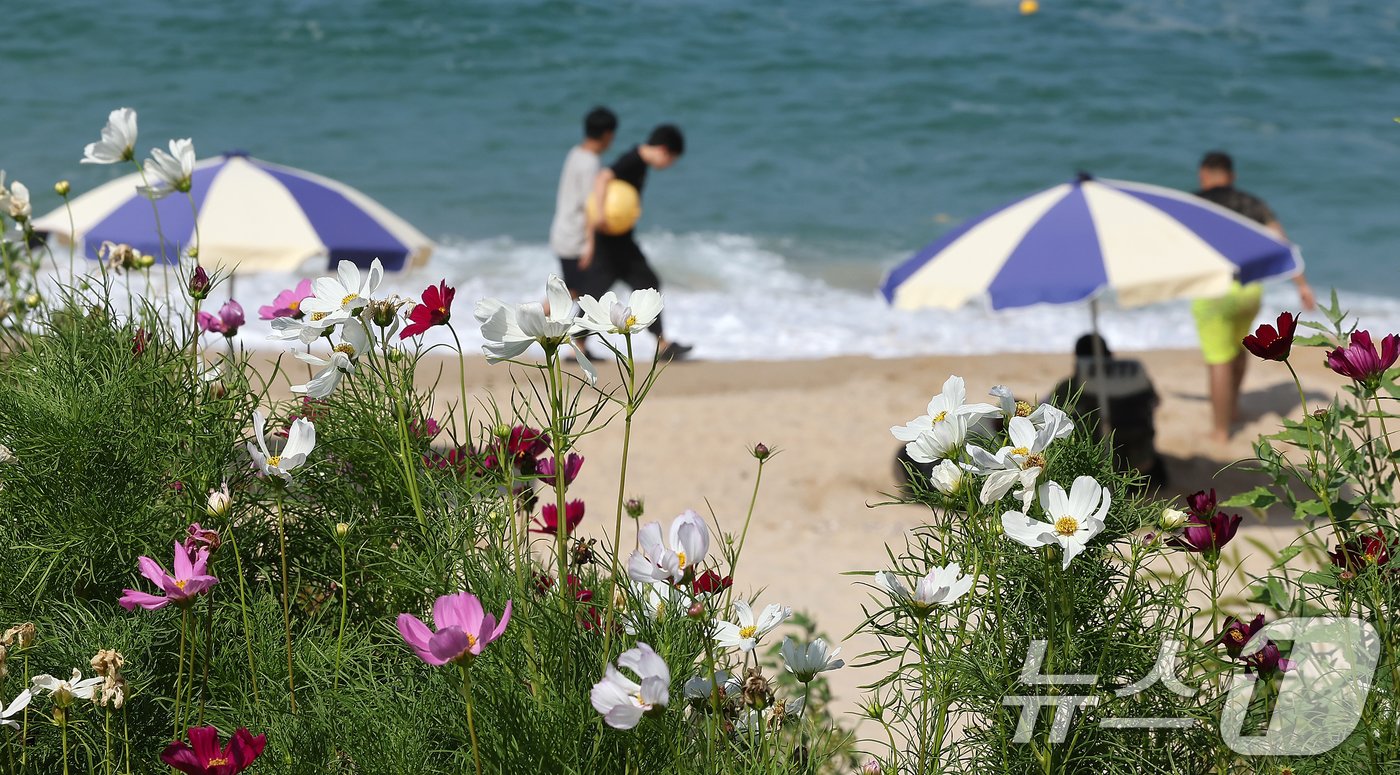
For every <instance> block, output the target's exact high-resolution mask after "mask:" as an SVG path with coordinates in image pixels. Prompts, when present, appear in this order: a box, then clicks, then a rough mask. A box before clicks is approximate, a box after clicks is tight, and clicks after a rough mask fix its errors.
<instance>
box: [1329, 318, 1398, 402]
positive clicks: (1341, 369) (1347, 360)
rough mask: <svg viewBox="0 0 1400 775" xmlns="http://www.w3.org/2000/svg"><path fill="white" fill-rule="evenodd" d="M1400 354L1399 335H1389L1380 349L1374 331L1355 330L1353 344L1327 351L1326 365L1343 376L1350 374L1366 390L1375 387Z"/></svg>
mask: <svg viewBox="0 0 1400 775" xmlns="http://www.w3.org/2000/svg"><path fill="white" fill-rule="evenodd" d="M1397 357H1400V336H1396V335H1395V334H1387V335H1386V336H1385V338H1384V339H1382V340H1381V348H1380V350H1379V351H1377V350H1376V346H1375V344H1373V343H1372V342H1371V332H1369V331H1353V332H1352V333H1351V344H1349V345H1347V346H1346V347H1338V348H1337V349H1335V350H1333V351H1331V352H1329V353H1327V368H1329V369H1331V370H1332V371H1335V372H1337V373H1338V374H1340V375H1342V376H1343V377H1351V378H1352V379H1354V380H1356V381H1357V382H1359V383H1361V385H1362V386H1363V387H1365V388H1366V389H1367V390H1375V389H1376V388H1377V387H1379V386H1380V382H1381V377H1383V376H1385V372H1386V370H1387V369H1389V368H1390V367H1391V366H1394V365H1395V360H1396V358H1397Z"/></svg>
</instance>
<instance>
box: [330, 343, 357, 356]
mask: <svg viewBox="0 0 1400 775" xmlns="http://www.w3.org/2000/svg"><path fill="white" fill-rule="evenodd" d="M331 349H333V350H335V351H336V352H338V353H345V354H346V355H348V356H350V357H351V358H354V357H355V348H354V347H352V346H351V345H348V344H345V343H344V342H342V343H340V344H338V345H336V346H335V347H333V348H331Z"/></svg>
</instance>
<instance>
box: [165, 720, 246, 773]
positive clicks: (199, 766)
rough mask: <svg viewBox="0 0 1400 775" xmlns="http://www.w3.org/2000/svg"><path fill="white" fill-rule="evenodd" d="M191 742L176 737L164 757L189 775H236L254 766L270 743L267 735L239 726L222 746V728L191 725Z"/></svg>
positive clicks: (171, 764)
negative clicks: (220, 736) (220, 743)
mask: <svg viewBox="0 0 1400 775" xmlns="http://www.w3.org/2000/svg"><path fill="white" fill-rule="evenodd" d="M189 738H190V744H189V745H185V744H184V743H183V742H181V741H179V740H175V741H173V742H171V743H170V745H167V746H166V747H165V750H164V751H162V752H161V754H160V760H161V761H163V762H165V763H166V764H168V765H170V766H171V767H174V768H175V769H177V770H179V771H180V772H183V773H186V775H236V773H239V772H242V771H244V770H246V769H248V768H249V767H250V766H252V764H253V761H254V760H256V759H257V758H258V756H260V755H261V754H262V752H263V748H265V747H266V746H267V735H258V736H256V737H254V736H253V733H251V732H249V731H248V729H247V728H246V727H239V728H238V730H237V731H235V732H234V733H233V737H231V738H229V741H228V745H226V746H222V747H221V746H220V745H219V730H218V729H216V728H214V727H190V728H189Z"/></svg>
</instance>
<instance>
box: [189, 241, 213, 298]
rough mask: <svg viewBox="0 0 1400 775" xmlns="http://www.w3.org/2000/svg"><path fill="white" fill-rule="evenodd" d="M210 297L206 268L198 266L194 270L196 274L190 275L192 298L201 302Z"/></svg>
mask: <svg viewBox="0 0 1400 775" xmlns="http://www.w3.org/2000/svg"><path fill="white" fill-rule="evenodd" d="M191 250H193V249H191ZM208 296H209V274H208V273H207V272H205V271H204V267H202V266H197V267H195V268H194V274H192V275H190V298H192V299H194V300H196V301H201V300H203V299H206V298H208Z"/></svg>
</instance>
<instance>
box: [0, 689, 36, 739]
mask: <svg viewBox="0 0 1400 775" xmlns="http://www.w3.org/2000/svg"><path fill="white" fill-rule="evenodd" d="M32 699H34V693H33V692H31V691H29V690H28V689H25V690H24V691H22V692H20V693H19V696H18V697H15V699H14V701H13V702H11V703H10V704H9V705H8V706H6V705H5V704H4V703H0V727H9V728H10V729H19V722H17V721H14V720H13V719H14V717H15V716H17V715H19V712H20V711H22V710H24V709H25V708H27V707H29V701H30V700H32Z"/></svg>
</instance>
